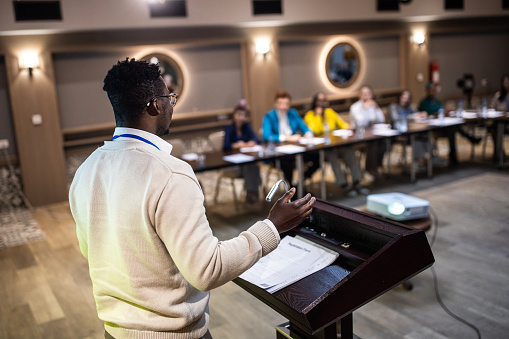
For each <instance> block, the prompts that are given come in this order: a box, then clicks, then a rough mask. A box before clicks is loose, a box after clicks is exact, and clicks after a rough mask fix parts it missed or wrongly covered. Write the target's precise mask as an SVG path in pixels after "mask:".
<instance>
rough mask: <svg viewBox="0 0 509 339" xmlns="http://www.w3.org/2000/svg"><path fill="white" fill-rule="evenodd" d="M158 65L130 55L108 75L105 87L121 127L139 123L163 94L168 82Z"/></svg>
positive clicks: (105, 79) (118, 124)
mask: <svg viewBox="0 0 509 339" xmlns="http://www.w3.org/2000/svg"><path fill="white" fill-rule="evenodd" d="M160 77H161V71H160V70H159V66H158V65H156V64H151V63H148V62H146V61H144V60H135V59H131V60H129V58H126V59H125V60H124V61H119V62H118V63H117V64H116V65H114V66H113V67H112V68H111V69H110V70H109V71H108V74H106V77H105V78H104V86H103V90H104V91H106V93H108V98H109V99H110V102H111V106H113V113H114V114H115V120H116V122H117V126H125V125H126V123H130V122H136V121H137V120H138V119H139V117H140V116H141V114H142V112H143V110H144V109H145V108H146V106H147V102H148V101H149V100H150V99H151V98H152V97H154V96H155V95H161V94H163V88H164V86H165V85H164V82H163V81H162V80H161V78H160Z"/></svg>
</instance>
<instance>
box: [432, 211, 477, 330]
mask: <svg viewBox="0 0 509 339" xmlns="http://www.w3.org/2000/svg"><path fill="white" fill-rule="evenodd" d="M429 210H430V212H431V214H432V215H433V225H434V227H433V235H432V236H431V241H430V244H429V245H430V247H433V244H434V243H435V240H436V237H437V231H438V216H437V214H436V213H435V211H434V210H433V208H431V206H430V207H429ZM431 274H432V275H433V286H434V288H435V296H436V298H437V301H438V303H439V304H440V306H441V307H442V309H443V310H444V311H445V312H446V313H447V314H449V315H450V316H451V317H453V318H454V319H456V320H458V321H459V322H462V323H463V324H465V325H467V326H468V327H471V328H472V329H473V330H474V331H475V332H476V333H477V338H479V339H481V331H479V329H478V328H477V327H476V326H475V325H473V324H471V323H469V322H468V321H466V320H465V319H463V318H461V317H459V316H457V315H456V314H454V313H453V312H452V311H451V310H449V309H448V308H447V306H445V304H444V302H443V301H442V298H441V297H440V292H439V290H438V277H437V273H436V272H435V268H434V267H433V266H431Z"/></svg>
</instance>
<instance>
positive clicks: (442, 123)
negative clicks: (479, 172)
mask: <svg viewBox="0 0 509 339" xmlns="http://www.w3.org/2000/svg"><path fill="white" fill-rule="evenodd" d="M496 113H497V114H491V116H488V117H486V118H480V117H477V116H473V115H469V118H467V117H466V116H465V118H452V117H447V118H445V119H443V120H439V119H425V120H423V121H420V122H408V129H407V131H406V132H404V133H400V132H398V131H395V130H391V129H384V128H377V127H378V126H374V127H369V128H365V129H364V131H363V135H362V136H359V135H358V133H356V132H353V133H351V135H347V134H346V133H341V136H337V135H335V134H337V133H334V131H332V133H330V141H327V142H325V141H324V140H323V138H315V139H312V140H306V141H307V142H306V143H304V144H301V143H288V142H284V143H281V144H278V145H277V146H278V147H276V148H275V151H274V152H269V151H268V147H267V145H266V144H264V145H262V147H261V150H257V151H253V152H240V151H237V150H232V151H212V152H207V153H205V154H204V157H202V158H201V159H200V160H186V157H183V160H185V161H187V162H188V163H189V164H190V165H191V166H192V168H193V170H194V171H195V172H196V173H199V172H205V171H211V170H219V169H223V168H227V167H231V166H239V165H242V164H248V163H255V162H260V161H262V162H269V161H273V162H274V163H275V164H276V167H277V168H279V161H280V159H282V158H285V157H291V156H295V162H296V169H297V173H298V185H297V197H299V198H300V197H302V196H303V195H304V191H303V187H304V170H303V168H304V164H303V155H304V154H305V153H306V152H318V153H319V159H320V169H321V183H320V196H321V198H322V199H324V200H325V199H326V196H327V193H326V184H325V166H324V164H325V154H326V152H327V151H329V150H333V149H337V148H341V147H354V146H358V145H361V144H367V147H369V143H372V142H376V141H384V142H386V143H387V149H388V150H390V147H391V144H392V143H393V142H394V140H395V139H396V138H399V139H401V138H403V140H405V139H406V141H407V142H408V143H409V144H410V146H411V149H412V157H411V158H412V159H413V154H414V152H415V143H416V138H417V137H418V136H425V137H426V138H425V139H422V140H427V141H428V142H427V145H428V156H429V161H428V164H427V165H428V166H427V175H428V177H431V176H432V173H433V172H432V171H433V167H432V161H431V153H432V133H433V132H434V131H438V130H445V129H448V128H457V127H458V126H461V125H465V124H469V123H479V121H484V122H490V123H493V124H494V125H495V128H496V130H497V140H496V142H497V144H498V146H499V147H498V149H499V150H502V146H503V138H504V126H505V124H506V123H507V122H508V121H509V112H505V113H501V112H496ZM313 140H315V141H316V143H315V142H313ZM290 145H293V146H300V147H293V148H292V147H290V149H291V153H287V151H283V150H282V149H283V148H288V147H279V146H290ZM499 153H500V155H499V160H498V161H499V166H502V165H503V161H504V160H503V152H502V151H501V152H499ZM238 154H243V155H247V156H249V159H243V160H242V162H232V161H228V160H225V156H226V157H227V156H231V155H238ZM227 158H228V157H227ZM246 158H248V157H246ZM387 163H388V167H387V171H388V174H390V152H388V158H387ZM415 179H416V168H415V166H414V162H413V161H412V164H411V166H410V180H411V181H412V182H414V181H415ZM289 184H291V183H289Z"/></svg>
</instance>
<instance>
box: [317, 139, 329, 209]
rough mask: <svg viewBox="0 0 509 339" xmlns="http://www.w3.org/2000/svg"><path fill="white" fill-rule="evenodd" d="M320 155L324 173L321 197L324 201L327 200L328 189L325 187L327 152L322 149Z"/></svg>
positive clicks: (321, 182) (321, 183)
mask: <svg viewBox="0 0 509 339" xmlns="http://www.w3.org/2000/svg"><path fill="white" fill-rule="evenodd" d="M318 153H319V155H320V169H321V171H322V180H321V181H320V195H321V197H322V199H323V200H326V199H327V188H326V187H325V151H324V150H323V149H321V150H320V151H319V152H318Z"/></svg>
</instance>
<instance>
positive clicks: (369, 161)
mask: <svg viewBox="0 0 509 339" xmlns="http://www.w3.org/2000/svg"><path fill="white" fill-rule="evenodd" d="M359 97H360V98H359V101H357V102H355V103H354V104H352V106H350V124H351V125H353V126H352V127H353V128H355V129H356V130H359V128H365V127H370V126H371V125H373V124H376V123H384V122H385V116H384V114H383V112H382V110H381V109H380V107H379V106H378V104H377V103H376V102H375V100H373V91H372V90H371V88H370V87H368V86H363V87H362V88H361V90H360V95H359ZM385 149H386V146H385V141H383V140H381V141H374V142H370V143H369V144H368V145H367V151H366V164H365V168H366V171H368V172H369V173H370V174H371V175H372V176H374V177H375V178H380V177H381V176H382V174H381V171H380V170H379V169H380V167H382V162H383V158H384V153H385Z"/></svg>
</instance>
